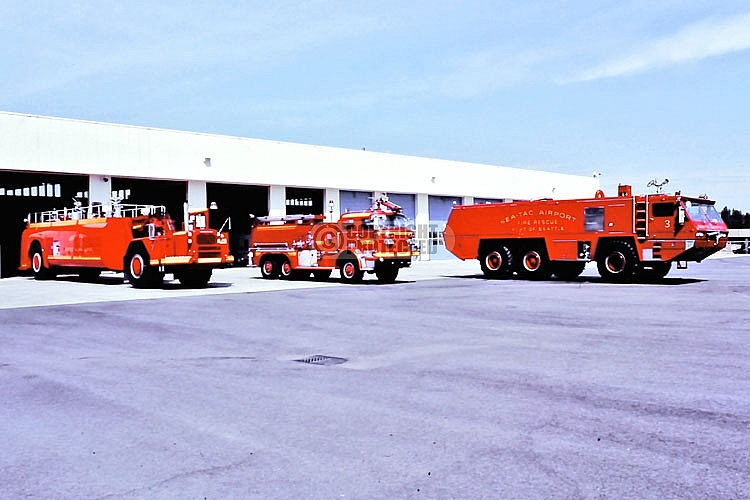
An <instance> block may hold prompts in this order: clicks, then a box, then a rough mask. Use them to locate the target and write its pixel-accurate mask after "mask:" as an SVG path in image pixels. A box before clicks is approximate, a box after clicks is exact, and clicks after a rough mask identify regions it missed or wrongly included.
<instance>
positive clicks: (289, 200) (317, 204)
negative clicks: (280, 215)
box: [286, 187, 325, 215]
mask: <svg viewBox="0 0 750 500" xmlns="http://www.w3.org/2000/svg"><path fill="white" fill-rule="evenodd" d="M324 198H325V192H324V190H323V189H313V188H297V187H287V188H286V214H287V215H318V214H323V213H325V208H324V203H323V199H324Z"/></svg>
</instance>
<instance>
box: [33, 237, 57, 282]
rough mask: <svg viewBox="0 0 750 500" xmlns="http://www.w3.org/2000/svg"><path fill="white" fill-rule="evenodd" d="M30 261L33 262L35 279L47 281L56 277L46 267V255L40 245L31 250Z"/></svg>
mask: <svg viewBox="0 0 750 500" xmlns="http://www.w3.org/2000/svg"><path fill="white" fill-rule="evenodd" d="M29 260H31V272H33V273H34V279H37V280H47V279H50V278H52V277H53V276H54V274H53V273H52V272H51V271H50V269H49V268H48V267H47V266H45V265H44V255H43V254H42V248H41V246H39V244H35V245H34V246H33V247H32V248H31V252H29Z"/></svg>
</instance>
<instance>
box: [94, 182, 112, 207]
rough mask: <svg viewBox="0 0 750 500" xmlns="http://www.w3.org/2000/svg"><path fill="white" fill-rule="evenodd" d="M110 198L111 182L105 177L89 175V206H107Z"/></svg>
mask: <svg viewBox="0 0 750 500" xmlns="http://www.w3.org/2000/svg"><path fill="white" fill-rule="evenodd" d="M110 198H112V182H111V179H110V178H109V176H106V175H89V204H92V203H101V204H102V205H107V204H109V201H110Z"/></svg>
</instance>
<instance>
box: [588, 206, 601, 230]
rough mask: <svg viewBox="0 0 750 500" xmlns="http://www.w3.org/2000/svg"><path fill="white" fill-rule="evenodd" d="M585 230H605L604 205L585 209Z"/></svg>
mask: <svg viewBox="0 0 750 500" xmlns="http://www.w3.org/2000/svg"><path fill="white" fill-rule="evenodd" d="M583 229H584V231H604V207H588V208H584V209H583Z"/></svg>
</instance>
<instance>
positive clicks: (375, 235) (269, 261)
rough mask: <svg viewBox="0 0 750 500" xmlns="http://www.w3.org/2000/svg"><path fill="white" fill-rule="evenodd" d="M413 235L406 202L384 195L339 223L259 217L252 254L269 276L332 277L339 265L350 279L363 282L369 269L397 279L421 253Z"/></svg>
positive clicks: (385, 279) (319, 217)
mask: <svg viewBox="0 0 750 500" xmlns="http://www.w3.org/2000/svg"><path fill="white" fill-rule="evenodd" d="M413 238H414V232H413V231H412V230H411V229H410V228H409V227H408V224H407V219H406V217H405V216H404V215H403V214H402V213H401V207H400V206H398V205H396V204H394V203H392V202H389V201H388V200H387V199H385V198H381V199H378V200H376V201H375V202H374V203H373V205H372V206H371V207H370V209H368V210H366V211H363V212H350V213H344V214H342V215H341V217H340V219H339V220H338V221H337V222H330V221H326V220H325V216H323V215H299V216H286V217H258V218H253V229H252V230H251V233H250V253H251V256H252V264H253V265H254V266H257V267H260V272H261V276H262V277H264V278H267V279H275V278H281V279H306V278H309V277H310V276H311V275H312V276H313V278H314V279H316V280H326V279H328V278H329V277H330V275H331V272H332V271H333V270H334V269H339V272H340V274H341V280H342V281H344V282H346V283H357V282H359V281H361V280H362V278H363V276H364V273H366V272H367V273H375V275H376V276H377V278H378V281H380V282H381V283H392V282H394V281H396V278H397V277H398V272H399V270H400V269H401V268H404V267H409V266H410V265H411V261H412V259H413V258H414V257H415V256H416V255H417V251H416V250H415V247H414V244H413Z"/></svg>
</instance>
